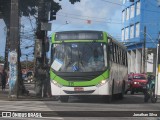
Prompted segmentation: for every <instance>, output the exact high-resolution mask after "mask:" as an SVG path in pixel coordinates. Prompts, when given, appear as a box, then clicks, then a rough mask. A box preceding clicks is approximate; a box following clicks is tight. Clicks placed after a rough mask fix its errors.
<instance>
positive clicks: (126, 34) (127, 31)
mask: <svg viewBox="0 0 160 120" xmlns="http://www.w3.org/2000/svg"><path fill="white" fill-rule="evenodd" d="M128 38H129V28H128V27H126V29H125V40H128Z"/></svg>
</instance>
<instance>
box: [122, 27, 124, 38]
mask: <svg viewBox="0 0 160 120" xmlns="http://www.w3.org/2000/svg"><path fill="white" fill-rule="evenodd" d="M122 41H124V29H122Z"/></svg>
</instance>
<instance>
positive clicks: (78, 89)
mask: <svg viewBox="0 0 160 120" xmlns="http://www.w3.org/2000/svg"><path fill="white" fill-rule="evenodd" d="M74 91H84V88H83V87H75V88H74Z"/></svg>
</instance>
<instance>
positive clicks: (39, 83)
mask: <svg viewBox="0 0 160 120" xmlns="http://www.w3.org/2000/svg"><path fill="white" fill-rule="evenodd" d="M45 4H46V0H39V5H38V20H37V31H36V36H37V40H36V43H39V45H35V46H39V47H38V48H40V49H39V51H38V52H36V53H35V54H36V55H35V57H36V63H35V64H36V69H40V68H39V65H41V66H44V65H45V64H46V63H45V62H46V51H45V38H46V35H47V32H46V31H45V30H42V24H43V23H45V22H48V15H47V14H46V11H45V9H46V8H45V7H46V5H45ZM37 41H38V42H37ZM36 49H37V48H35V50H36ZM37 53H38V56H37ZM35 74H37V73H35ZM38 76H41V75H39V74H38V75H36V94H37V96H38V97H42V96H43V86H44V80H42V79H40V78H41V77H38Z"/></svg>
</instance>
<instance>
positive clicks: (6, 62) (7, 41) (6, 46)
mask: <svg viewBox="0 0 160 120" xmlns="http://www.w3.org/2000/svg"><path fill="white" fill-rule="evenodd" d="M6 32H7V37H6V45H5V62H4V69H5V70H8V51H9V26H7V30H6Z"/></svg>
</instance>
